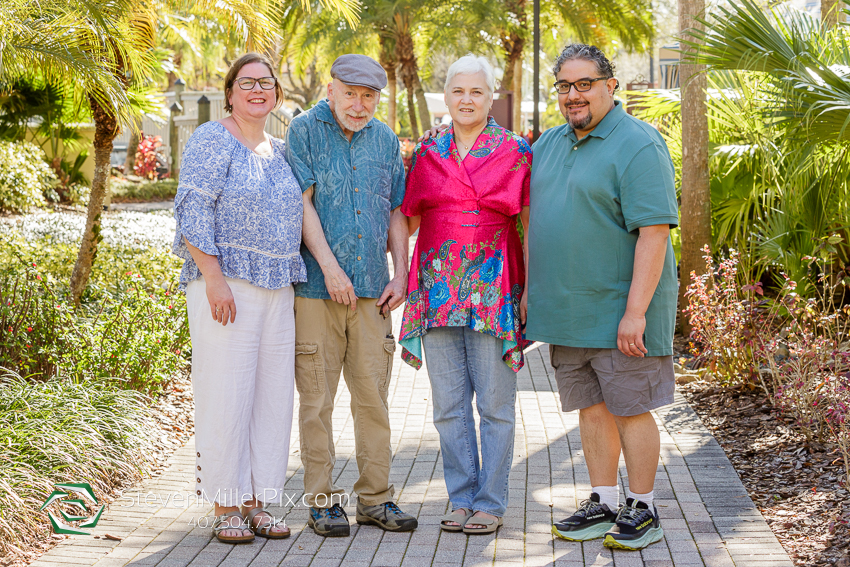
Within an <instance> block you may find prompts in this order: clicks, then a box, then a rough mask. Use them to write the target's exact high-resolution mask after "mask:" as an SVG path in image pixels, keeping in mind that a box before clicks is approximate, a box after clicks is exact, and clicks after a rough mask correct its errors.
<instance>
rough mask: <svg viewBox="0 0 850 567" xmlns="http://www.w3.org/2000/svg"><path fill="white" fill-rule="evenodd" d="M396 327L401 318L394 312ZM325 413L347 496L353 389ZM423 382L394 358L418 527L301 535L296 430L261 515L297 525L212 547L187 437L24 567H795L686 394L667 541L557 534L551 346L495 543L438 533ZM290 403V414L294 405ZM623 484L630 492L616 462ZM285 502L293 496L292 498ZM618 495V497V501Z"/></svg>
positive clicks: (531, 395) (571, 425) (397, 456)
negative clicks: (275, 491) (83, 525)
mask: <svg viewBox="0 0 850 567" xmlns="http://www.w3.org/2000/svg"><path fill="white" fill-rule="evenodd" d="M394 315H395V317H394V318H395V322H396V328H397V327H398V324H399V321H398V317H399V315H400V311H397V312H396V313H395V314H394ZM340 384H341V387H340V392H339V395H338V399H337V403H336V408H337V411H336V412H335V414H334V431H335V432H336V438H337V441H336V453H337V462H336V468H335V469H334V472H335V474H336V476H337V479H338V480H337V483H338V484H339V485H340V486H341V487H343V488H344V489H346V490H350V489H351V486H352V484H353V483H354V480H355V479H356V477H357V465H356V462H355V459H354V437H353V432H352V420H351V416H350V412H349V409H348V405H349V399H350V398H349V393H348V390H347V389H346V388H345V387H344V386H342V384H343V383H342V381H341V382H340ZM430 394H431V392H430V386H429V383H428V376H427V374H426V372H425V370H424V368H423V370H420V371H418V372H416V371H414V370H413V369H412V368H410V367H409V366H407V365H406V364H404V363H403V362H401V359H400V358H399V357H398V354H397V355H396V358H395V361H394V364H393V382H392V384H391V390H390V415H391V422H392V426H393V437H392V445H393V451H394V459H393V467H392V476H391V481H392V482H393V483H394V484H395V487H396V494H397V497H398V501H399V504H400V505H401V507H402V508H403V509H404V510H406V511H408V512H410V513H412V514H414V515H416V516H418V518H419V525H420V527H419V529H417V530H416V531H415V532H413V533H406V534H397V533H395V534H394V533H384V532H383V531H381V530H380V529H378V528H375V527H362V528H360V527H358V526H357V524H356V523H354V522H353V511H354V506H353V504H352V505H350V506H348V511H349V512H350V513H351V514H352V530H351V537H348V538H328V539H324V538H321V537H319V536H317V535H315V534H314V533H313V531H312V530H311V529H309V528H307V527H306V521H307V510H306V508H304V506H303V505H301V504H300V502H299V499H300V498H301V494H302V492H301V491H302V489H303V485H302V478H303V469H302V468H301V463H300V459H299V456H298V447H299V443H298V430H297V420H296V424H295V425H296V427H295V428H294V430H293V434H292V457H291V459H290V462H289V480H288V481H287V485H286V489H287V492H288V498H287V499H285V500H284V504H285V505H284V506H283V507H273V508H271V509H270V511H271V512H272V513H274V514H275V515H276V516H278V517H280V516H285V518H286V522H287V524H288V525H289V526H290V527H291V528H292V537H291V538H289V539H286V540H276V541H271V540H265V539H261V538H257V539H256V541H254V542H253V543H251V544H248V545H241V546H232V545H225V544H222V543H219V542H218V541H216V540H215V539H214V538H212V536H211V530H210V529H209V528H208V527H205V526H208V525H209V523H210V522H211V519H212V509H211V507H210V506H207V505H199V504H197V503H195V502H188V498H194V492H193V491H194V486H195V483H194V481H195V475H194V474H193V471H194V466H195V450H194V446H193V443H192V442H191V441H190V442H189V443H188V444H187V445H186V446H185V447H183V448H182V449H180V450H178V451H177V453H176V454H175V455H174V456H173V457H172V459H171V465H170V467H169V469H168V470H167V472H165V473H164V474H163V475H161V476H160V477H158V478H156V479H152V480H149V481H146V482H144V483H142V484H141V485H140V486H138V487H137V488H136V489H134V490H132V491H128V492H126V493H125V494H124V498H123V499H119V500H118V501H116V502H114V503H113V504H112V505H111V507H110V508H109V510H108V511H107V512H105V513H104V516H103V518H102V519H101V521H100V523H99V525H98V526H97V528H96V530H95V533H96V534H99V535H101V536H103V535H105V534H111V535H113V536H118V537H121V538H122V539H121V541H113V540H110V539H105V538H103V537H101V538H98V539H95V538H94V537H90V536H75V537H73V538H71V539H68V540H65V541H63V542H62V543H61V544H60V545H58V546H57V547H55V548H54V549H52V550H51V551H50V552H49V553H47V554H45V555H44V556H43V557H42V558H41V559H40V560H39V561H37V562H35V563H34V564H33V567H48V566H49V567H70V566H72V565H81V566H82V565H85V566H89V565H96V566H97V567H118V566H124V565H134V566H142V565H157V566H160V567H184V566H191V567H207V566H215V565H220V566H228V567H230V566H233V567H236V566H247V565H251V566H261V567H268V566H272V565H297V566H306V565H310V566H311V567H312V566H315V567H333V566H336V565H346V566H350V567H360V566H366V565H375V566H403V567H407V566H410V567H425V566H443V565H445V566H449V565H455V566H468V565H500V566H501V565H504V566H511V565H516V566H520V565H529V566H532V565H539V566H543V565H554V566H564V567H579V566H583V565H594V566H596V565H600V566H601V565H611V566H614V567H633V566H647V567H663V566H676V567H686V566H687V567H690V566H697V565H704V566H706V567H726V566H729V567H732V566H735V567H774V566H775V567H791V566H792V565H793V564H792V563H791V561H790V560H789V558H788V556H787V555H786V554H785V552H784V551H783V549H782V547H781V546H780V544H779V542H778V541H777V539H776V538H775V537H774V535H773V533H772V532H771V531H770V529H769V528H768V526H767V524H766V523H765V522H764V520H763V518H762V516H761V515H760V514H759V512H758V510H757V509H756V507H755V506H754V505H753V503H752V501H751V500H750V498H749V497H748V496H747V493H746V491H745V489H744V487H743V485H742V484H741V482H740V481H739V479H738V476H737V475H736V473H735V471H734V470H733V469H732V466H731V465H730V464H729V461H728V460H727V459H726V457H725V455H724V453H723V450H722V449H721V447H720V446H719V445H718V444H717V442H716V441H715V440H714V438H713V437H712V436H711V434H709V433H708V431H707V430H706V429H705V427H703V425H702V423H701V422H700V420H699V418H698V417H697V416H696V414H694V412H693V410H691V408H690V407H689V406H688V405H687V404H686V403H685V401H684V400H683V399H682V397H681V396H677V398H676V403H675V404H673V405H671V406H669V407H666V408H663V409H662V410H659V411H657V412H655V418H656V421H657V423H658V428H659V430H660V432H661V461H662V462H661V463H660V465H659V467H658V479H657V481H656V485H655V494H656V503H657V506H658V510H659V513H660V515H661V518H662V526H663V527H664V533H665V538H664V540H663V541H661V542H659V543H657V544H655V545H652V546H650V547H649V548H647V549H645V550H643V551H642V552H639V553H638V552H625V551H616V552H611V551H610V550H608V549H605V548H604V547H602V540H596V541H591V542H586V543H584V544H580V543H572V542H566V541H562V540H559V539H555V538H553V537H552V535H551V532H550V529H551V525H552V522H553V521H554V520H558V519H561V518H563V517H565V516H567V515H569V513H571V512H572V510H573V509H574V508H575V507H576V504H577V503H578V501H579V500H580V499H582V498H585V497H586V496H587V494H588V493H589V490H590V485H589V478H588V473H587V466H586V464H585V461H584V456H583V453H582V448H581V441H580V438H579V430H578V414H577V413H576V412H571V413H562V412H561V411H560V410H559V404H558V398H557V388H556V385H555V380H554V376H553V373H552V368H551V366H549V362H548V347H547V345H542V346H539V347H538V348H536V349H533V350H531V351H530V352H529V353H528V363H527V365H526V367H525V368H524V369H523V370H522V372H520V374H519V376H518V393H517V408H516V420H517V429H516V442H515V447H514V460H513V468H512V470H511V475H510V505H509V508H508V512H507V514H506V516H505V523H504V526H503V527H502V528H500V529H499V532H498V534H497V535H496V536H493V535H488V536H466V535H463V534H459V533H446V532H441V531H440V529H439V518H440V516H442V515H443V514H445V513H446V512H447V506H448V498H447V494H446V488H445V484H444V483H443V471H442V462H441V459H440V448H439V441H438V437H437V431H436V429H434V425H433V423H432V419H431V416H432V408H431V400H430V398H431V396H430ZM295 404H296V405H295V407H296V411H297V407H298V399H297V397H296V401H295ZM620 476H621V484H627V483H628V479H627V477H626V470H625V467H624V466H623V464H622V462H621V467H620ZM290 498H291V500H292V501H294V502H289V501H288V499H290ZM621 498H622V497H621Z"/></svg>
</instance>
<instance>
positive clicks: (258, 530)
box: [245, 506, 291, 539]
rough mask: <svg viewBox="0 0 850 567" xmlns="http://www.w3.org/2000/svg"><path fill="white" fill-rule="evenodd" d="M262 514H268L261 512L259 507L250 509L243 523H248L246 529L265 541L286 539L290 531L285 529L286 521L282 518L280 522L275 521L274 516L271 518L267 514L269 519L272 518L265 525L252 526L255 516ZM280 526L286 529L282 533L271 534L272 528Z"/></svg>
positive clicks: (261, 509)
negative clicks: (265, 539)
mask: <svg viewBox="0 0 850 567" xmlns="http://www.w3.org/2000/svg"><path fill="white" fill-rule="evenodd" d="M264 512H265V513H266V514H268V512H266V511H265V510H263V508H262V507H261V506H257V507H256V508H252V509H251V511H250V512H248V515H247V516H245V521H246V522H248V529H249V530H251V531H252V532H254V534H256V535H258V536H260V537H264V538H267V539H286V538H288V537H289V534H290V533H291V531H290V529H289V528H287V527H286V520H284V519H283V518H281V519H280V520H275V519H274V516H272V515H271V514H268V515H269V517H271V518H272V519H271V520H268V521H266V522H265V523H260V524H258V525H256V526H254V524H253V521H254V518H256V517H257V514H262V513H264ZM280 524H283V527H284V528H286V530H285V531H282V532H273V531H272V528H275V527H277V526H279V525H280Z"/></svg>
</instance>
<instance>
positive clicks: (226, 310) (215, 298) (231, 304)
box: [204, 277, 236, 327]
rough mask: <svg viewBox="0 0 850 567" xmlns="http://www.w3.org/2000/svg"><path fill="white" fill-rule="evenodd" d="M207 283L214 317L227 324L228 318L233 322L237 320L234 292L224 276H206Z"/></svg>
mask: <svg viewBox="0 0 850 567" xmlns="http://www.w3.org/2000/svg"><path fill="white" fill-rule="evenodd" d="M204 279H205V280H206V284H207V300H208V301H209V302H210V313H211V314H212V318H213V319H215V320H216V321H218V322H219V323H221V324H222V325H224V326H225V327H226V326H227V321H228V319H229V320H230V322H231V323H235V322H236V302H235V301H234V300H233V292H232V291H230V286H229V285H227V282H226V281H225V279H224V277H210V278H206V277H205V278H204Z"/></svg>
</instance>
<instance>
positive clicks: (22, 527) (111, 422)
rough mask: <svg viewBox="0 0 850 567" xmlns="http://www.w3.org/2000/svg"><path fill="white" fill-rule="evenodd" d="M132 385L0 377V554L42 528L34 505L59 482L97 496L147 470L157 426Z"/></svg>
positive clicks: (43, 516) (42, 518)
mask: <svg viewBox="0 0 850 567" xmlns="http://www.w3.org/2000/svg"><path fill="white" fill-rule="evenodd" d="M147 403H148V400H147V399H146V398H145V397H144V396H143V395H142V394H139V393H138V392H133V391H127V390H120V389H116V388H115V387H114V386H113V385H112V384H110V383H106V382H97V381H70V380H59V379H54V380H49V381H47V382H40V383H39V382H31V381H28V380H25V379H23V378H21V377H20V376H18V375H16V374H14V373H10V372H5V375H4V376H0V512H2V513H0V555H3V554H6V553H11V552H14V551H15V548H16V547H20V546H21V543H22V542H25V541H27V540H31V539H32V538H33V536H35V535H37V534H39V533H41V534H46V531H47V529H48V528H47V526H49V525H50V524H49V522H48V519H47V515H46V514H45V513H44V512H40V511H39V507H40V506H41V504H42V503H43V502H44V500H45V498H46V497H47V496H48V495H49V494H50V493H51V492H52V491H53V485H54V484H55V483H60V482H87V483H89V484H90V485H91V486H92V488H93V489H94V490H95V492H96V493H97V495H98V498H100V497H101V496H102V495H104V494H108V493H109V492H111V491H112V489H113V488H114V487H116V486H118V485H120V484H124V483H127V482H129V481H133V480H135V479H137V478H139V476H140V474H141V473H144V472H146V471H145V468H146V455H149V454H151V445H152V443H151V439H152V435H151V432H152V431H157V430H158V429H157V426H156V424H155V423H154V422H153V420H152V416H151V413H150V411H149V410H148V406H147Z"/></svg>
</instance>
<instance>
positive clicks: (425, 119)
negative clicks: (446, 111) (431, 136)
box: [413, 71, 432, 131]
mask: <svg viewBox="0 0 850 567" xmlns="http://www.w3.org/2000/svg"><path fill="white" fill-rule="evenodd" d="M413 92H414V93H415V94H416V108H417V109H418V110H419V121H420V122H421V123H422V130H423V131H424V130H429V129H430V128H431V124H432V122H431V112H430V111H429V110H428V99H426V98H425V89H423V88H422V83H420V82H419V72H418V71H415V72H414V74H413Z"/></svg>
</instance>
